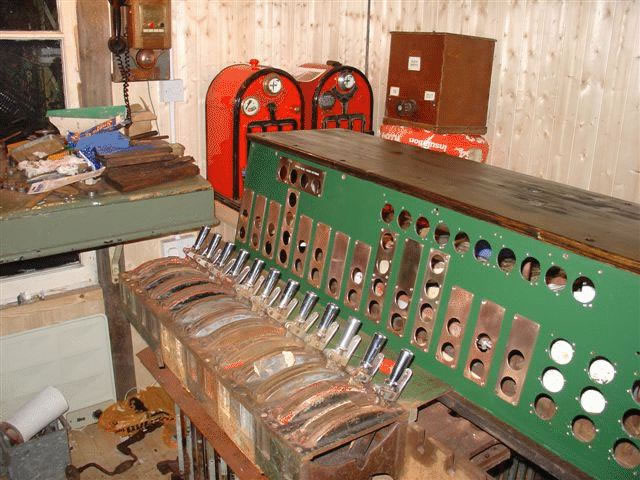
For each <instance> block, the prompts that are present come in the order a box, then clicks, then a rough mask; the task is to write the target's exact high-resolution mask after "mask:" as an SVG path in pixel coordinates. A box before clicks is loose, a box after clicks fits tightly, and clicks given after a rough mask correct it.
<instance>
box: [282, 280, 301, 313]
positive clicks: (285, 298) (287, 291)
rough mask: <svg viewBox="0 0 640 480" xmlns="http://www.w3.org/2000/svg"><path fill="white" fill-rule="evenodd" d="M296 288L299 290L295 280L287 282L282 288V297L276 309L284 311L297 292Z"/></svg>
mask: <svg viewBox="0 0 640 480" xmlns="http://www.w3.org/2000/svg"><path fill="white" fill-rule="evenodd" d="M298 288H300V283H299V282H296V281H295V280H289V281H287V285H286V286H285V287H284V291H283V292H282V297H280V303H279V304H278V308H280V309H284V308H286V307H287V305H289V302H290V301H291V299H292V298H293V297H294V296H295V294H296V293H297V292H298Z"/></svg>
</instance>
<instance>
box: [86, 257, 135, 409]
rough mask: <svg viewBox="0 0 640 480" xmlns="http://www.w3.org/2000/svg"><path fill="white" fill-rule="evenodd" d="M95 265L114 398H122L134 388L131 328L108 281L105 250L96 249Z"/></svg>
mask: <svg viewBox="0 0 640 480" xmlns="http://www.w3.org/2000/svg"><path fill="white" fill-rule="evenodd" d="M96 260H97V264H98V281H99V282H100V286H101V287H102V295H103V297H104V311H105V314H106V315H107V321H108V324H109V337H110V339H111V362H112V363H113V379H114V382H115V384H116V398H117V399H118V400H122V399H124V397H125V395H126V394H127V392H129V391H131V390H132V389H135V388H136V374H135V370H134V367H133V344H132V341H131V327H130V325H129V322H128V321H127V319H126V318H125V316H124V313H123V310H122V298H121V296H120V286H119V285H118V284H117V283H113V281H112V278H111V261H110V259H109V249H108V248H99V249H97V250H96ZM119 265H120V271H124V254H123V255H121V256H120V261H119Z"/></svg>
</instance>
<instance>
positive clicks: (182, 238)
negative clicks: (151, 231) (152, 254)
mask: <svg viewBox="0 0 640 480" xmlns="http://www.w3.org/2000/svg"><path fill="white" fill-rule="evenodd" d="M195 241H196V236H195V235H193V234H187V235H174V236H173V237H171V238H168V239H166V240H163V241H162V243H161V245H162V256H163V257H180V258H184V249H185V248H187V247H190V246H192V245H193V244H194V242H195Z"/></svg>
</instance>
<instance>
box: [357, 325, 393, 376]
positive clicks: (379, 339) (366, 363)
mask: <svg viewBox="0 0 640 480" xmlns="http://www.w3.org/2000/svg"><path fill="white" fill-rule="evenodd" d="M385 343H387V337H385V336H384V335H382V334H381V333H379V332H376V333H374V334H373V338H372V339H371V343H370V344H369V346H368V347H367V351H366V352H365V354H364V357H362V361H361V362H360V366H361V367H362V368H364V369H369V368H371V366H372V365H373V362H374V359H375V358H376V356H377V355H378V354H379V353H380V352H381V351H382V348H383V347H384V344H385Z"/></svg>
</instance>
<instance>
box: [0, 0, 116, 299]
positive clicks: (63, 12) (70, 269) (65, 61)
mask: <svg viewBox="0 0 640 480" xmlns="http://www.w3.org/2000/svg"><path fill="white" fill-rule="evenodd" d="M56 4H57V9H58V28H59V30H39V31H27V30H5V31H0V40H58V41H59V42H60V52H61V56H62V82H63V89H64V103H65V108H77V107H79V106H80V99H79V89H78V88H77V86H78V84H79V82H80V70H79V67H78V57H79V56H80V52H79V50H78V43H77V36H76V35H75V32H76V29H77V26H78V18H77V0H57V2H56ZM105 48H106V44H105ZM97 283H98V269H97V263H96V253H95V251H89V252H82V253H80V262H79V263H77V264H70V265H65V266H61V267H54V268H50V269H46V270H41V271H39V272H31V273H24V274H18V275H13V276H11V277H5V278H2V279H1V280H0V305H5V304H7V303H14V302H16V301H17V296H18V295H19V294H20V293H22V292H25V293H27V294H30V295H38V294H39V293H41V292H44V293H45V294H53V293H59V292H62V291H68V290H73V289H77V288H83V287H86V286H90V285H96V284H97Z"/></svg>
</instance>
